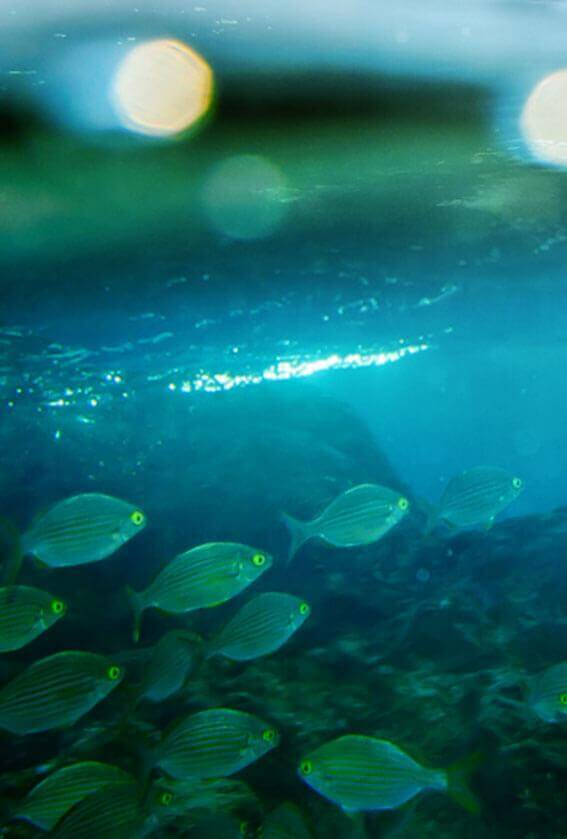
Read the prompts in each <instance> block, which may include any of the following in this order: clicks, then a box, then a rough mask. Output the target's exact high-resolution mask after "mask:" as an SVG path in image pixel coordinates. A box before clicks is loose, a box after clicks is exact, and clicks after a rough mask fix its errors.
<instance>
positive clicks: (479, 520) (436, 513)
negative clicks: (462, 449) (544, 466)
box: [428, 466, 524, 529]
mask: <svg viewBox="0 0 567 839" xmlns="http://www.w3.org/2000/svg"><path fill="white" fill-rule="evenodd" d="M523 489H524V482H523V481H522V479H521V478H518V477H515V476H514V475H511V474H510V473H509V472H506V470H505V469H500V468H499V467H497V466H476V467H474V468H473V469H467V470H466V471H465V472H461V474H460V475H456V476H455V477H454V478H451V480H450V481H449V483H448V484H447V486H446V488H445V491H444V492H443V495H442V496H441V501H440V502H439V505H438V507H437V508H436V509H434V510H432V512H431V514H430V517H429V522H428V529H431V527H433V526H434V525H435V524H436V522H439V521H442V522H445V523H446V524H449V525H451V526H453V527H470V526H472V525H475V524H480V525H484V527H485V528H486V529H488V528H490V527H491V526H492V523H493V522H494V519H495V517H496V516H497V515H498V513H500V512H501V511H502V510H504V508H505V507H507V506H508V505H509V504H511V503H512V501H514V499H516V498H517V497H518V495H520V493H521V492H522V491H523Z"/></svg>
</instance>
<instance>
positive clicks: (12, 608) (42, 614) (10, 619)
mask: <svg viewBox="0 0 567 839" xmlns="http://www.w3.org/2000/svg"><path fill="white" fill-rule="evenodd" d="M66 611H67V604H66V603H65V601H64V600H61V599H59V598H58V597H53V595H52V594H49V592H48V591H42V590H41V589H38V588H32V587H31V586H5V587H4V588H0V653H7V652H12V651H13V650H19V649H21V648H22V647H25V646H26V644H29V643H30V641H33V640H34V639H35V638H37V637H38V635H41V634H42V633H43V632H45V631H46V630H47V629H49V628H50V627H52V626H53V624H55V623H57V621H58V620H60V619H61V618H62V617H63V616H64V615H65V613H66Z"/></svg>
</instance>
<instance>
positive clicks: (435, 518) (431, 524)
mask: <svg viewBox="0 0 567 839" xmlns="http://www.w3.org/2000/svg"><path fill="white" fill-rule="evenodd" d="M417 508H418V510H420V512H422V513H423V514H424V515H425V516H426V517H427V518H426V521H425V530H424V531H423V535H424V536H429V534H430V533H431V531H432V530H434V528H435V527H436V525H437V524H439V507H437V506H436V505H435V504H432V503H431V502H430V501H428V500H427V498H422V497H421V496H420V497H419V498H418V499H417Z"/></svg>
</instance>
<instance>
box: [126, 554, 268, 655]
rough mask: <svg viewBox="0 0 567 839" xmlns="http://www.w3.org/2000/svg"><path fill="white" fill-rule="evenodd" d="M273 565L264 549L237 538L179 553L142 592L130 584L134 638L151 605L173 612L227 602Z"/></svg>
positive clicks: (188, 610)
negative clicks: (236, 539)
mask: <svg viewBox="0 0 567 839" xmlns="http://www.w3.org/2000/svg"><path fill="white" fill-rule="evenodd" d="M271 565H272V557H271V556H270V555H269V554H267V553H266V552H265V551H260V550H258V549H257V548H251V547H249V546H248V545H240V544H237V543H235V542H209V543H207V544H205V545H198V546H197V547H196V548H191V549H190V550H188V551H185V552H184V553H181V554H178V555H177V556H176V557H175V558H174V559H172V560H171V562H169V563H168V564H167V565H166V566H165V567H164V568H163V569H162V570H161V571H160V572H159V574H158V575H157V577H156V578H155V580H154V581H153V582H152V583H151V584H150V585H149V587H148V588H147V589H146V590H145V591H142V592H136V591H133V590H132V589H131V588H129V587H127V589H126V593H127V595H128V597H129V600H130V604H131V606H132V609H133V612H134V632H133V637H134V641H138V640H139V638H140V624H141V618H142V613H143V612H144V611H145V610H146V609H149V608H154V609H162V610H163V611H164V612H169V613H171V614H182V613H184V612H192V611H194V610H195V609H204V608H208V607H210V606H218V605H219V604H220V603H225V602H226V601H227V600H230V599H231V598H232V597H235V596H236V595H237V594H240V592H241V591H243V590H244V589H245V588H247V587H248V586H249V585H250V584H251V583H253V582H254V581H255V580H257V579H258V577H260V576H261V575H262V574H264V573H265V572H266V571H267V570H268V568H270V567H271Z"/></svg>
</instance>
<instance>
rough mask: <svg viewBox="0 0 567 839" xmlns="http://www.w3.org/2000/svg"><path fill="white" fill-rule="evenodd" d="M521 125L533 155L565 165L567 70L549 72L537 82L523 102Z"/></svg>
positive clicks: (566, 144)
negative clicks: (524, 102) (549, 73)
mask: <svg viewBox="0 0 567 839" xmlns="http://www.w3.org/2000/svg"><path fill="white" fill-rule="evenodd" d="M520 125H521V128H522V132H523V135H524V138H525V140H526V142H527V144H528V146H529V148H530V151H531V152H532V154H533V155H534V157H537V158H538V159H539V160H541V161H543V162H544V163H551V164H553V165H555V166H567V70H558V71H557V72H555V73H551V75H549V76H546V77H545V78H544V79H542V80H541V81H540V82H539V84H537V85H536V87H535V88H534V89H533V90H532V92H531V93H530V95H529V97H528V99H527V101H526V104H525V105H524V109H523V111H522V116H521V120H520Z"/></svg>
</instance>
